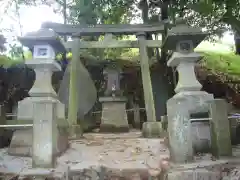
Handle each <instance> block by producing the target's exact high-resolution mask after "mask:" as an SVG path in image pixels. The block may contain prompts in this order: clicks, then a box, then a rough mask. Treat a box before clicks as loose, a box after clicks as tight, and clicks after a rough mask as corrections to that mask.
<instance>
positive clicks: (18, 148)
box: [8, 129, 69, 157]
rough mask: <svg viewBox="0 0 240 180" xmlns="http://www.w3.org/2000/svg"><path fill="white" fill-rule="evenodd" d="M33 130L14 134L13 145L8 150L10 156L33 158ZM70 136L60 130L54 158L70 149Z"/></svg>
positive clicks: (22, 130) (24, 130)
mask: <svg viewBox="0 0 240 180" xmlns="http://www.w3.org/2000/svg"><path fill="white" fill-rule="evenodd" d="M32 143H33V130H32V129H20V130H16V131H15V132H14V133H13V137H12V141H11V144H10V146H9V148H8V154H9V155H11V156H24V157H32V154H33V153H32ZM68 146H69V144H68V134H67V131H66V130H64V129H61V130H60V129H59V131H58V138H57V149H56V151H55V152H54V155H53V156H54V157H56V156H59V155H61V154H62V153H63V152H65V151H66V150H67V149H68Z"/></svg>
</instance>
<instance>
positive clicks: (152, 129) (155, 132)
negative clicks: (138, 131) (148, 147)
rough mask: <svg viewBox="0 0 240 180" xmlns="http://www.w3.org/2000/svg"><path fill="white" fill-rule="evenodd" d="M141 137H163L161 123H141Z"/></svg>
mask: <svg viewBox="0 0 240 180" xmlns="http://www.w3.org/2000/svg"><path fill="white" fill-rule="evenodd" d="M142 135H143V137H145V138H159V137H163V129H162V123H161V122H159V121H157V122H145V123H143V127H142Z"/></svg>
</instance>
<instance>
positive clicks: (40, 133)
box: [8, 59, 68, 167]
mask: <svg viewBox="0 0 240 180" xmlns="http://www.w3.org/2000/svg"><path fill="white" fill-rule="evenodd" d="M27 65H28V66H29V67H31V68H33V69H34V70H35V73H36V80H35V83H34V85H33V87H32V89H31V90H30V92H29V94H30V96H31V97H28V98H26V99H24V100H23V101H20V102H19V104H18V113H17V118H18V120H19V121H21V120H29V123H30V124H32V123H33V129H32V128H31V129H19V130H16V131H15V132H14V135H13V138H12V141H11V144H10V147H9V149H8V153H9V154H10V155H14V156H32V157H33V166H36V167H53V166H54V157H55V156H57V155H59V154H61V153H62V152H64V151H65V150H66V149H67V148H68V134H67V123H66V122H65V121H66V120H65V107H64V105H63V104H62V103H61V102H60V101H59V100H58V99H56V97H57V96H56V92H55V91H54V90H53V88H52V84H51V77H52V73H53V72H54V71H59V70H61V67H60V66H59V64H57V63H56V62H55V61H54V60H44V61H43V60H36V59H35V60H32V61H29V62H27Z"/></svg>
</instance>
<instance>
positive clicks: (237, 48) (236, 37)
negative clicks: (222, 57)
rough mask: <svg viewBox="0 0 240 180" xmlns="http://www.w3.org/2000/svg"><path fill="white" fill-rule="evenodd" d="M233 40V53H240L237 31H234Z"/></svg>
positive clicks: (239, 39)
mask: <svg viewBox="0 0 240 180" xmlns="http://www.w3.org/2000/svg"><path fill="white" fill-rule="evenodd" d="M234 42H235V53H236V54H237V55H240V34H239V33H238V32H235V33H234Z"/></svg>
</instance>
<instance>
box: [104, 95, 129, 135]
mask: <svg viewBox="0 0 240 180" xmlns="http://www.w3.org/2000/svg"><path fill="white" fill-rule="evenodd" d="M100 100H101V101H102V118H101V125H100V132H128V131H129V125H128V119H127V113H126V101H125V99H122V98H118V97H115V98H114V97H108V98H107V97H105V98H104V99H103V98H101V99H100Z"/></svg>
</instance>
